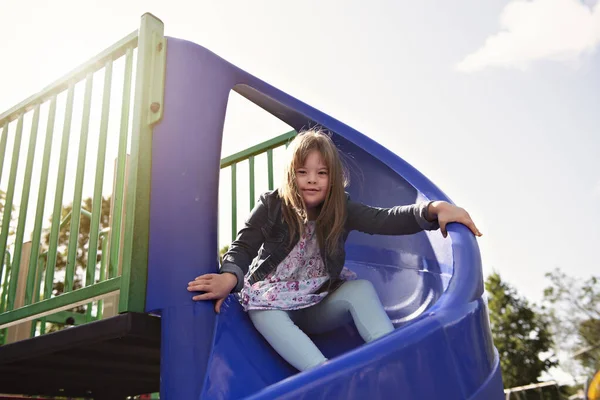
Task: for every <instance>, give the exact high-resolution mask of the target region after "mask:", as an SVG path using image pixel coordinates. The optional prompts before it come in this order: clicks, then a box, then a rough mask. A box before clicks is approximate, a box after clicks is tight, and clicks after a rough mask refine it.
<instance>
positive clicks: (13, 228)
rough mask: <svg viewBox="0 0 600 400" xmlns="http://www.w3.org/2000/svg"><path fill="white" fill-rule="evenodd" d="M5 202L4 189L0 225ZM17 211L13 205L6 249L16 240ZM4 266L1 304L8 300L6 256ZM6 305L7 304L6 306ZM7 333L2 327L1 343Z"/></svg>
mask: <svg viewBox="0 0 600 400" xmlns="http://www.w3.org/2000/svg"><path fill="white" fill-rule="evenodd" d="M4 204H6V192H5V191H4V190H0V225H1V224H2V222H1V221H2V219H3V216H4ZM14 211H15V206H12V208H11V214H10V219H9V223H8V226H9V228H8V237H7V239H6V249H8V248H10V246H11V244H12V243H13V242H14V237H15V233H16V229H17V226H16V225H17V224H16V219H17V216H16V215H15V214H16V213H15V212H14ZM2 265H3V266H4V268H0V269H2V274H0V304H2V299H3V298H4V301H5V302H6V297H7V295H8V294H7V293H5V285H4V283H5V280H8V274H9V271H8V268H7V265H6V257H5V260H4V262H3V264H2ZM7 288H8V286H6V289H7ZM5 307H6V306H5ZM3 311H4V310H2V309H0V313H1V312H3ZM5 334H6V329H0V343H3V342H4V335H5Z"/></svg>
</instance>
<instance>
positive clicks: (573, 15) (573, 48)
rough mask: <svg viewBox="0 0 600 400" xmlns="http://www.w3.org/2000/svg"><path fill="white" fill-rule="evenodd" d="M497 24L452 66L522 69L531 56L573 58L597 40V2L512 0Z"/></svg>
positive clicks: (599, 35)
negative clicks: (497, 27)
mask: <svg viewBox="0 0 600 400" xmlns="http://www.w3.org/2000/svg"><path fill="white" fill-rule="evenodd" d="M500 27H501V30H500V32H498V33H496V34H494V35H492V36H490V37H488V38H487V40H486V41H485V44H484V45H483V46H482V47H481V48H480V49H479V50H477V51H475V52H474V53H471V54H469V55H468V56H466V57H465V59H464V60H462V61H461V62H460V63H458V64H457V66H456V68H457V69H458V70H459V71H462V72H474V71H479V70H481V69H484V68H486V67H505V68H518V69H526V68H527V67H528V66H529V65H530V64H531V62H533V61H535V60H542V59H551V60H558V61H576V60H577V59H578V58H579V57H580V56H581V55H584V54H588V53H591V52H592V51H593V50H594V49H595V47H596V46H597V45H598V44H599V43H600V3H597V2H596V4H594V5H591V4H590V2H589V1H587V2H586V1H580V0H532V1H529V0H513V1H512V2H510V3H509V4H508V5H507V6H506V7H505V8H504V10H503V11H502V14H501V16H500Z"/></svg>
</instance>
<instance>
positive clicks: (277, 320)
mask: <svg viewBox="0 0 600 400" xmlns="http://www.w3.org/2000/svg"><path fill="white" fill-rule="evenodd" d="M248 315H249V316H250V319H251V320H252V323H253V324H254V326H255V327H256V329H257V330H258V331H259V332H260V333H261V334H262V335H263V337H264V338H265V339H266V340H267V342H269V344H270V345H271V346H272V347H273V348H274V349H275V351H276V352H277V353H279V355H280V356H281V357H283V359H284V360H286V361H287V362H288V363H290V364H291V365H292V366H294V367H295V368H296V369H299V370H300V371H304V370H307V369H309V368H312V367H315V366H317V365H319V364H322V363H324V362H325V361H327V359H326V358H325V356H324V355H323V353H321V351H320V350H319V349H318V347H317V346H316V345H315V344H314V343H313V342H312V340H310V338H309V337H308V336H306V334H305V333H304V332H302V330H300V328H298V327H297V326H296V324H294V323H293V322H292V320H291V319H290V316H289V314H288V313H287V312H286V311H281V310H250V311H248Z"/></svg>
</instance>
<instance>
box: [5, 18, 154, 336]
mask: <svg viewBox="0 0 600 400" xmlns="http://www.w3.org/2000/svg"><path fill="white" fill-rule="evenodd" d="M163 31H164V28H163V24H162V22H161V21H160V20H158V19H157V18H155V17H154V16H152V15H150V14H145V15H144V16H143V17H142V20H141V25H140V29H139V30H137V31H135V32H132V33H131V34H129V35H127V36H126V37H125V38H123V39H122V40H120V41H119V42H117V43H116V44H115V45H113V46H111V47H110V48H108V49H107V50H105V51H103V52H102V53H100V54H99V55H97V56H96V57H94V58H93V59H91V60H90V61H88V62H86V63H85V64H83V65H82V66H80V67H79V68H77V69H75V70H74V71H72V72H71V73H70V74H68V75H66V76H65V77H63V78H61V79H59V80H58V81H56V82H54V83H53V84H51V85H50V86H48V87H47V88H45V89H44V90H42V91H41V92H40V93H39V94H37V95H34V96H32V97H30V98H28V99H26V100H25V101H23V102H22V103H20V104H18V105H17V106H15V107H13V108H11V109H10V110H8V111H7V112H5V113H3V114H1V115H0V128H1V130H2V136H1V137H0V178H1V177H2V170H3V168H4V164H5V162H6V158H5V154H6V147H7V144H8V142H9V141H8V138H9V135H13V138H12V143H13V148H12V152H11V154H12V157H11V162H10V170H9V173H8V185H7V190H6V197H5V199H4V211H3V215H2V216H1V224H2V225H1V229H0V279H1V280H0V329H3V328H7V327H10V326H13V325H17V324H21V323H23V322H27V321H34V323H32V332H35V326H36V325H37V321H40V322H42V324H41V325H42V327H41V330H42V333H43V330H44V329H45V322H46V321H48V322H60V321H63V322H64V321H65V319H67V318H72V319H73V321H74V322H75V323H82V322H85V321H90V320H91V319H92V306H91V305H92V303H93V302H96V301H98V302H99V303H98V312H97V315H96V318H99V317H100V318H101V316H102V303H101V301H102V299H103V298H105V297H107V296H109V295H112V294H116V293H119V301H120V303H119V312H126V311H143V309H144V302H145V288H146V265H147V246H148V219H149V218H148V215H149V188H150V162H151V140H148V138H150V137H151V135H152V126H153V125H154V124H155V123H156V122H158V121H159V120H160V118H161V117H162V108H163V107H161V104H162V101H163V93H164V68H165V60H166V57H165V55H166V40H165V38H164V34H163ZM136 48H137V50H136ZM134 53H137V63H136V67H135V74H136V81H135V89H134V96H135V97H134V101H133V105H132V104H131V91H132V76H133V72H134V71H133V70H134V68H133V60H134V55H135V54H134ZM120 59H123V61H124V73H123V80H122V81H121V82H122V106H121V115H120V116H119V117H120V125H119V127H120V130H119V132H118V149H117V159H116V168H115V169H116V171H115V176H114V181H115V185H114V188H115V189H114V192H113V193H112V201H113V207H112V214H111V219H112V222H111V226H110V227H109V228H107V229H104V230H100V218H101V213H102V192H103V182H104V178H105V177H104V175H105V171H104V165H105V163H106V154H107V138H108V135H109V117H111V116H110V115H109V114H111V113H110V104H111V98H110V97H111V89H112V87H113V64H114V63H115V61H117V60H120ZM98 72H102V73H103V74H104V82H103V85H102V87H103V90H102V102H101V110H100V131H99V135H98V143H97V154H96V159H95V165H96V170H95V174H94V189H93V195H92V210H91V212H86V211H85V210H83V211H82V208H81V207H80V205H81V204H82V199H83V184H84V175H85V169H86V165H89V162H88V160H86V155H87V151H88V137H89V130H90V118H91V117H90V116H91V115H92V114H93V113H92V109H93V107H92V103H93V98H94V93H93V88H94V86H93V80H94V75H95V74H96V73H98ZM78 83H81V84H82V85H84V86H85V92H84V99H83V108H82V113H81V130H80V132H79V138H78V149H77V150H76V151H77V162H76V170H75V188H74V194H73V199H72V204H73V208H72V211H71V213H70V214H69V215H68V216H67V218H65V219H63V220H62V221H61V220H60V216H61V213H62V210H63V197H64V191H65V177H66V171H67V160H68V158H69V154H70V152H71V153H72V151H73V150H74V149H71V148H70V146H69V143H70V140H71V123H72V119H73V114H75V112H74V103H75V87H76V85H77V84H78ZM61 95H65V96H66V105H65V109H64V121H63V125H62V137H61V144H60V155H59V157H58V166H57V176H56V188H55V192H54V193H55V194H54V203H53V207H52V221H51V225H50V227H48V228H47V229H49V236H48V250H47V251H46V252H43V253H42V249H41V238H42V231H43V229H44V227H43V219H44V209H45V205H46V201H47V199H46V197H47V196H46V192H47V189H48V184H49V173H50V159H51V152H52V147H53V146H52V143H53V140H54V128H55V122H56V115H57V97H58V96H61ZM46 106H47V107H48V118H47V121H46V130H45V140H44V145H43V156H42V161H41V167H40V168H39V174H40V175H39V176H40V178H39V186H38V187H37V188H33V189H34V190H35V189H37V204H36V210H35V214H31V215H33V216H34V218H35V219H34V223H33V231H32V235H31V243H32V244H31V253H30V257H29V263H26V264H25V265H23V264H22V262H21V261H22V260H21V257H22V249H23V245H24V242H23V240H24V237H25V233H26V232H25V231H26V222H27V218H28V217H29V216H30V214H29V213H28V205H29V200H30V194H31V193H30V191H31V189H32V187H31V186H32V184H31V183H32V175H33V173H34V161H35V160H36V143H37V142H38V128H39V125H40V109H41V108H42V107H46ZM131 108H133V118H132V125H131V128H130V126H129V120H130V109H131ZM30 113H32V115H31V114H30ZM30 117H31V121H32V122H31V129H30V133H29V136H28V138H29V139H28V143H29V144H28V148H27V151H26V159H25V160H24V166H23V165H22V164H23V162H21V160H19V157H20V154H21V143H22V141H23V139H24V137H25V138H27V135H24V133H23V130H24V129H23V126H24V120H26V119H28V118H30ZM112 118H115V117H114V116H112ZM13 124H16V127H15V128H14V133H11V130H13V129H12V128H11V129H9V127H12V126H13ZM128 141H130V149H129V153H130V154H129V157H128V156H127V143H128ZM127 158H128V159H129V160H128V161H127ZM126 169H127V176H128V179H127V185H125V176H126ZM18 171H24V172H22V176H21V177H20V179H19V181H17V176H18V175H19V174H17V172H18ZM37 171H38V170H37V169H36V172H37ZM125 187H126V189H125ZM17 190H20V198H19V207H18V209H17V210H18V221H17V227H16V234H15V236H14V246H13V247H12V248H9V246H8V238H9V228H10V223H11V219H12V217H13V213H14V212H15V211H14V207H13V203H14V200H15V198H17V197H16V196H15V192H16V191H17ZM48 200H49V199H48ZM82 215H87V216H88V217H89V218H90V220H91V221H90V236H89V243H88V246H87V247H88V254H87V262H86V265H85V280H84V285H83V287H82V288H80V289H77V290H74V281H75V274H76V270H77V252H78V237H79V229H80V223H81V216H82ZM67 223H70V226H69V236H68V237H69V238H70V240H69V241H68V246H67V252H66V253H67V257H66V258H67V262H66V268H65V277H64V292H65V293H63V294H61V295H58V296H54V297H53V296H52V288H53V284H54V283H55V281H56V277H55V268H56V262H57V255H58V247H59V235H60V231H61V228H62V227H66V224H67ZM123 223H124V225H125V228H124V229H123V230H122V229H121V227H122V226H123ZM98 243H100V246H101V249H102V250H101V251H102V256H101V259H100V265H99V266H98V262H97V257H98V253H97V251H98ZM122 243H123V244H122ZM121 246H122V251H121V250H120V249H121ZM134 249H135V251H134ZM11 254H12V258H11ZM119 266H120V267H121V274H120V275H119ZM21 268H27V274H26V277H25V279H24V280H25V282H19V271H20V269H21ZM98 268H99V271H98ZM24 272H25V271H23V273H24ZM98 272H99V275H100V279H99V280H98V281H96V274H97V273H98ZM42 284H43V290H42ZM23 285H24V293H25V295H24V300H23V302H24V306H23V307H15V302H16V300H17V299H16V293H17V288H18V287H22V286H23ZM86 304H87V305H88V307H87V310H86V314H85V315H84V314H78V313H70V312H67V311H65V310H69V309H73V308H75V307H78V306H80V305H86ZM4 336H6V335H4Z"/></svg>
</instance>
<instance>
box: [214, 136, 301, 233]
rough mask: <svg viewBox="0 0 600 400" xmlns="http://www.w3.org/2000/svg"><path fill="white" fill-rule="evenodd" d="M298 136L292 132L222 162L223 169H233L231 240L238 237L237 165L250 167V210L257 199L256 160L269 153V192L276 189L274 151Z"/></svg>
mask: <svg viewBox="0 0 600 400" xmlns="http://www.w3.org/2000/svg"><path fill="white" fill-rule="evenodd" d="M297 134H298V132H296V131H290V132H287V133H284V134H283V135H280V136H277V137H275V138H273V139H271V140H267V141H266V142H263V143H259V144H257V145H256V146H252V147H250V148H249V149H246V150H243V151H240V152H239V153H236V154H233V155H231V156H229V157H225V158H223V159H222V160H221V169H225V168H227V167H231V240H235V237H236V235H237V165H238V164H239V163H241V162H243V161H246V160H248V166H249V171H250V173H249V177H248V178H249V185H250V188H249V189H250V190H249V191H250V197H249V200H250V203H249V204H250V210H252V208H253V207H254V202H255V201H256V198H255V181H256V180H255V168H254V159H255V157H256V156H259V155H261V154H264V153H267V179H268V185H269V190H273V189H274V179H273V150H274V149H276V148H278V147H281V146H286V147H287V144H288V143H289V142H290V141H291V140H292V139H293V138H294V137H295V136H296V135H297Z"/></svg>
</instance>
